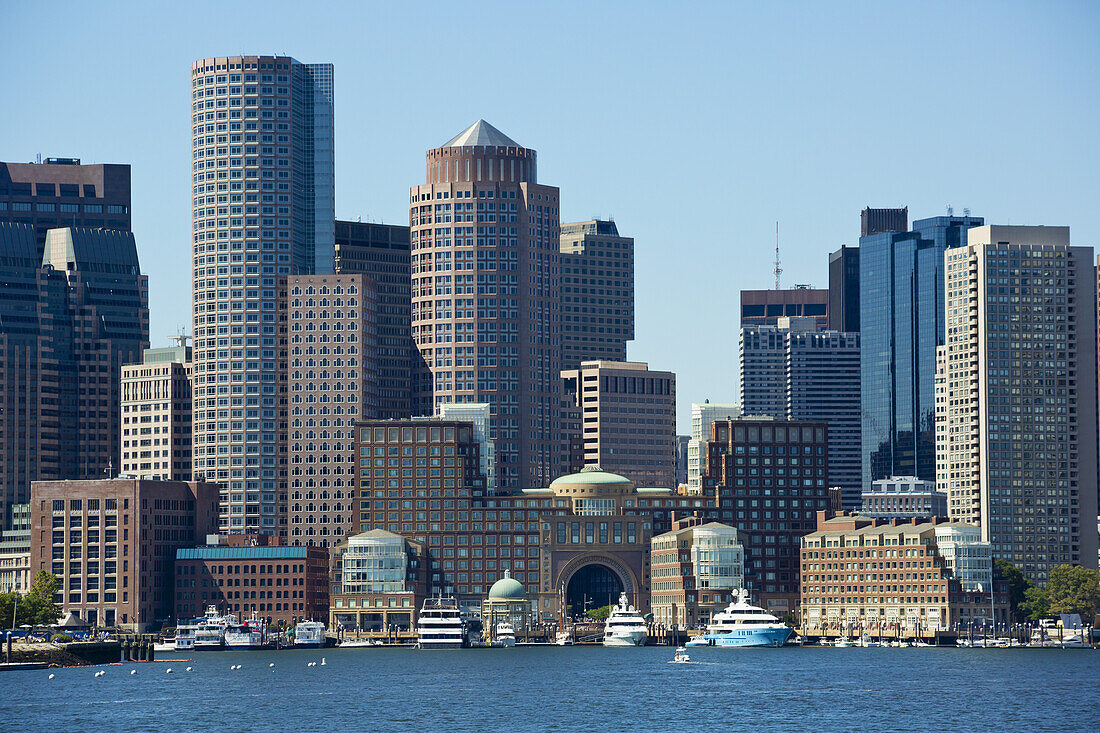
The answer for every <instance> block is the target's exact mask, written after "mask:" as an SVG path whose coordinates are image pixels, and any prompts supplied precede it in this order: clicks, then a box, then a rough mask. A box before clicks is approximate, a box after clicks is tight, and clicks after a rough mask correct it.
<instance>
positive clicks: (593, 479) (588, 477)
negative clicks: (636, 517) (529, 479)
mask: <svg viewBox="0 0 1100 733" xmlns="http://www.w3.org/2000/svg"><path fill="white" fill-rule="evenodd" d="M550 490H551V491H552V492H554V495H555V496H557V497H561V498H568V499H571V500H572V502H573V513H574V514H618V513H620V512H621V511H622V507H623V500H624V499H625V498H626V497H628V496H631V495H633V494H634V484H633V482H631V480H630V479H628V478H626V477H625V476H620V475H619V474H617V473H610V472H608V471H605V470H603V469H602V468H600V467H599V466H585V467H584V468H582V469H581V470H580V471H578V472H577V473H570V474H567V475H565V476H560V477H558V478H556V479H554V480H553V481H551V482H550Z"/></svg>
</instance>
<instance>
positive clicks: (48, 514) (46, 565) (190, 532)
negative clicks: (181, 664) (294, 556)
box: [30, 478, 218, 633]
mask: <svg viewBox="0 0 1100 733" xmlns="http://www.w3.org/2000/svg"><path fill="white" fill-rule="evenodd" d="M217 517H218V487H217V486H215V485H214V484H208V483H201V482H193V481H192V482H183V481H147V480H141V479H121V478H116V479H103V480H94V481H86V480H78V481H35V482H34V483H32V484H31V500H30V525H31V543H30V553H31V567H30V571H31V575H32V576H33V575H34V574H36V573H37V572H38V571H39V570H47V571H49V572H51V573H53V574H54V575H56V576H57V578H58V582H59V586H58V593H59V594H60V595H59V603H60V605H61V612H62V614H65V613H72V614H73V615H74V616H76V617H78V618H79V619H80V620H81V621H84V622H85V623H89V624H93V625H98V626H118V627H121V628H123V629H126V630H129V631H136V632H139V633H142V632H148V631H152V630H154V629H157V628H159V626H160V623H161V622H162V621H163V620H164V619H166V618H168V617H170V616H171V615H172V613H173V605H172V603H173V593H172V563H173V561H174V559H175V551H176V549H177V548H181V547H193V546H195V545H196V544H198V543H199V542H201V541H202V539H203V538H205V537H206V535H208V534H211V533H213V532H215V531H216V529H217Z"/></svg>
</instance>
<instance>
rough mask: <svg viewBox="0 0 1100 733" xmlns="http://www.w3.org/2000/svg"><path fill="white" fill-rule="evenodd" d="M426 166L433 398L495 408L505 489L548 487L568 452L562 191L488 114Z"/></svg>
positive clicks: (427, 342)
mask: <svg viewBox="0 0 1100 733" xmlns="http://www.w3.org/2000/svg"><path fill="white" fill-rule="evenodd" d="M426 164H427V165H426V168H427V171H426V172H427V176H426V179H427V180H426V183H425V184H423V185H420V186H414V187H412V189H411V190H410V196H409V222H410V225H411V234H410V241H411V248H412V278H413V285H412V323H413V340H414V341H415V342H416V345H417V347H418V348H419V350H420V353H421V355H422V357H423V359H424V362H425V365H426V369H427V370H428V373H430V376H431V390H432V393H433V399H434V404H435V405H438V404H440V403H444V402H454V403H460V402H475V403H479V402H486V403H488V404H489V405H490V406H491V409H492V420H491V427H490V429H491V434H490V436H489V437H490V438H491V439H492V440H493V442H494V445H495V446H496V451H497V482H498V484H499V486H500V488H501V489H502V490H513V489H518V488H523V487H531V486H544V485H546V484H547V483H549V482H550V480H551V479H553V478H554V477H555V476H557V475H558V474H559V473H560V472H561V468H562V464H563V456H564V454H565V450H564V446H563V444H562V438H561V436H560V434H559V433H558V419H557V418H558V413H559V411H560V409H561V404H560V402H561V385H560V382H559V377H558V375H559V373H560V371H561V348H562V347H561V321H560V309H561V275H560V254H559V232H558V222H559V209H558V207H559V202H558V189H557V188H556V187H554V186H545V185H541V184H539V183H538V182H537V180H538V179H537V175H536V153H535V151H534V150H532V149H530V148H524V147H522V146H520V145H519V144H518V143H516V142H515V141H513V140H511V139H510V138H508V137H507V136H506V135H504V134H503V133H502V132H500V130H497V129H496V128H495V127H493V126H492V125H490V124H489V123H487V122H485V121H484V120H478V121H477V122H475V123H474V124H473V125H471V126H470V127H469V128H467V129H466V130H463V131H462V132H461V133H459V134H458V135H457V136H456V137H454V138H453V139H451V140H449V141H447V142H446V143H444V144H443V145H441V146H440V147H437V148H433V149H431V150H429V151H428V152H427V155H426ZM426 388H427V385H423V386H422V389H426ZM433 411H434V410H433Z"/></svg>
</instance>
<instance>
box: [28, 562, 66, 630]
mask: <svg viewBox="0 0 1100 733" xmlns="http://www.w3.org/2000/svg"><path fill="white" fill-rule="evenodd" d="M57 588H58V581H57V576H56V575H54V574H53V573H50V572H47V571H45V570H39V571H38V574H37V575H35V576H34V582H33V583H31V587H30V589H29V590H28V591H27V595H25V596H23V598H22V600H21V601H20V606H24V605H25V606H26V607H27V613H28V614H29V615H30V617H31V619H32V620H29V621H25V622H24V623H28V624H31V625H34V624H56V623H57V620H58V619H59V618H61V607H60V606H59V605H57V603H56V601H55V600H54V598H55V596H56V595H57Z"/></svg>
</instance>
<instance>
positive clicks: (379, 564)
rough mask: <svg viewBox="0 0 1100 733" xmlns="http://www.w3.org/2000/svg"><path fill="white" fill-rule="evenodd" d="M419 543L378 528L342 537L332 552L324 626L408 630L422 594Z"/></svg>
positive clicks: (425, 565) (423, 561) (424, 563)
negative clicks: (326, 614)
mask: <svg viewBox="0 0 1100 733" xmlns="http://www.w3.org/2000/svg"><path fill="white" fill-rule="evenodd" d="M429 567H430V561H429V558H428V555H427V553H426V552H425V548H424V544H423V543H422V542H418V541H415V540H410V539H408V538H406V537H402V536H401V535H398V534H394V533H393V532H387V531H386V530H384V529H372V530H369V531H367V532H360V533H359V534H356V535H352V536H351V537H348V538H347V539H346V540H345V541H343V542H341V543H340V544H339V545H337V547H336V549H335V550H334V551H333V573H332V586H331V590H330V594H329V615H328V618H329V624H328V625H329V628H330V629H341V630H344V631H356V632H358V631H366V632H381V631H391V630H393V631H397V630H400V631H412V630H414V629H416V621H417V615H418V613H419V611H420V609H421V607H423V605H424V599H425V598H427V597H428V569H429Z"/></svg>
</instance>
